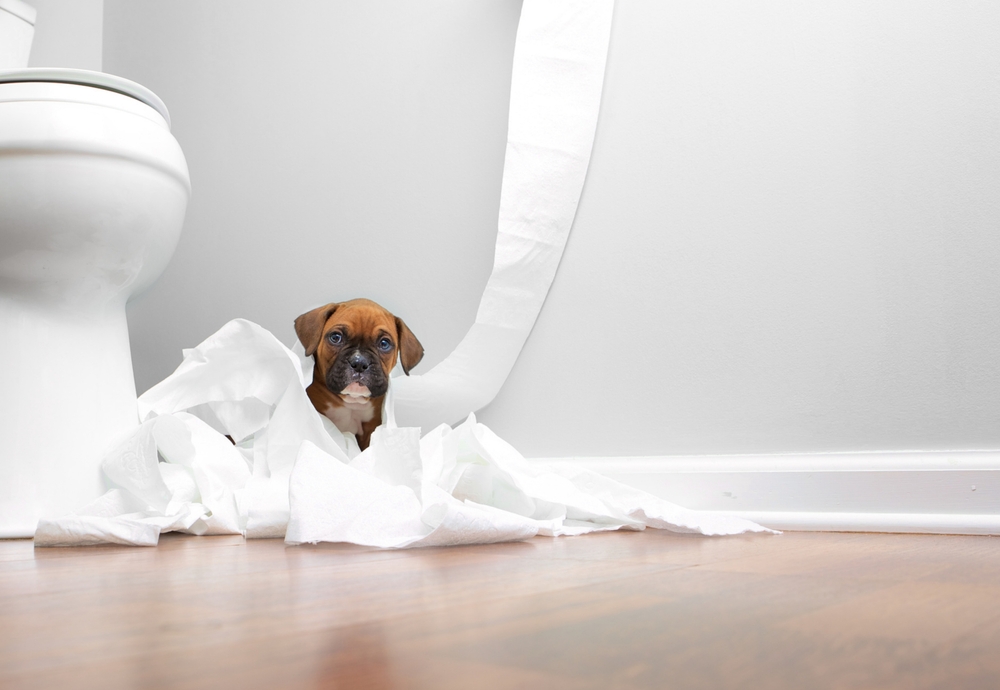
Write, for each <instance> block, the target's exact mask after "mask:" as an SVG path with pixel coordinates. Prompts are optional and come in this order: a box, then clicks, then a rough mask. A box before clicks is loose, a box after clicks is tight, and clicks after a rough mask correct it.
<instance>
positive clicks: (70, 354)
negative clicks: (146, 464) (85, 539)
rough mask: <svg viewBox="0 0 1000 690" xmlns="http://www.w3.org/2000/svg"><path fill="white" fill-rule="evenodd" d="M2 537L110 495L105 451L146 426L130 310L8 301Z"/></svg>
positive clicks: (2, 356)
mask: <svg viewBox="0 0 1000 690" xmlns="http://www.w3.org/2000/svg"><path fill="white" fill-rule="evenodd" d="M0 334H3V337H2V338H0V363H2V366H0V391H3V392H4V395H3V396H0V538H16V537H31V536H32V535H34V533H35V527H36V525H37V524H38V520H39V518H42V517H58V516H61V515H64V514H66V513H69V512H72V511H75V510H78V509H80V508H82V507H83V506H85V505H86V504H87V503H89V502H90V501H92V500H94V499H95V498H97V497H98V496H100V495H101V493H103V491H104V484H103V481H102V478H101V471H100V464H101V459H102V457H103V455H104V452H105V451H106V450H107V449H108V447H109V446H110V445H111V444H113V443H114V442H116V441H117V440H118V439H120V438H121V437H122V436H124V435H125V434H127V433H128V432H130V431H131V430H133V429H135V427H136V426H138V414H137V412H136V405H135V401H136V393H135V381H134V379H133V375H132V357H131V353H130V351H129V339H128V326H127V324H126V321H125V305H124V304H121V305H114V306H107V307H105V308H104V309H102V310H101V311H100V312H99V313H89V314H79V313H69V312H67V311H64V310H61V309H58V308H47V307H45V306H41V305H38V304H31V303H24V302H20V301H17V300H11V299H8V298H4V297H0Z"/></svg>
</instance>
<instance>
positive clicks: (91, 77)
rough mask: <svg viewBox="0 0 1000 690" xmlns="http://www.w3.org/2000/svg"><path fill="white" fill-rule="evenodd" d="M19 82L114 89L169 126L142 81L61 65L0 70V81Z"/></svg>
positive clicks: (157, 99) (159, 104) (161, 106)
mask: <svg viewBox="0 0 1000 690" xmlns="http://www.w3.org/2000/svg"><path fill="white" fill-rule="evenodd" d="M21 82H50V83H57V84H76V85H78V86H91V87H94V88H98V89H104V90H105V91H114V92H115V93H120V94H123V95H125V96H129V97H131V98H134V99H135V100H137V101H139V102H140V103H145V104H146V105H148V106H149V107H151V108H153V109H154V110H155V111H156V112H158V113H159V114H160V115H161V116H162V117H163V119H164V120H165V121H166V123H167V127H170V113H169V112H168V111H167V106H166V105H164V103H163V101H161V100H160V97H159V96H157V95H156V94H155V93H153V92H152V91H150V90H149V89H147V88H146V87H145V86H143V85H142V84H137V83H135V82H134V81H131V80H129V79H125V78H124V77H117V76H115V75H113V74H106V73H104V72H93V71H91V70H86V69H69V68H61V67H29V68H27V69H13V70H0V84H11V83H21Z"/></svg>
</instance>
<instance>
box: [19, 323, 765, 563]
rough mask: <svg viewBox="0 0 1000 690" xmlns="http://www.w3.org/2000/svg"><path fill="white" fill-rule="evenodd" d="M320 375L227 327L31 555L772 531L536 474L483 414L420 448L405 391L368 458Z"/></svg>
mask: <svg viewBox="0 0 1000 690" xmlns="http://www.w3.org/2000/svg"><path fill="white" fill-rule="evenodd" d="M311 367H312V361H311V360H309V359H306V358H304V357H303V356H302V355H301V354H300V353H295V352H293V351H292V350H290V349H289V348H287V347H285V346H284V345H283V344H282V343H281V342H279V341H278V339H277V338H275V337H274V336H273V335H272V334H271V333H269V332H268V331H266V330H265V329H263V328H261V327H260V326H258V325H256V324H254V323H251V322H249V321H245V320H242V319H237V320H235V321H231V322H229V323H228V324H226V325H225V326H223V327H222V328H221V329H220V330H219V331H218V332H217V333H215V334H214V335H212V336H210V337H209V338H208V339H207V340H205V342H203V343H202V344H201V345H199V346H198V347H196V348H194V349H191V350H186V351H185V352H184V361H183V362H182V363H181V365H180V367H178V368H177V370H176V371H175V372H174V373H173V374H172V375H171V376H169V377H168V378H166V379H165V380H164V381H162V382H161V383H159V384H157V385H156V386H154V387H153V388H151V389H150V390H149V391H147V392H146V393H145V394H143V395H142V396H141V397H140V398H139V410H140V418H141V419H142V424H141V425H140V426H139V428H138V429H136V430H135V432H134V433H132V434H130V435H129V436H128V437H127V438H124V439H122V440H120V441H119V442H118V443H117V444H116V445H114V447H113V448H112V449H111V450H110V451H109V452H108V453H107V455H106V457H105V459H104V461H103V464H102V469H103V472H104V475H105V477H106V479H107V481H108V483H109V484H110V486H111V489H110V490H109V491H108V492H107V493H106V494H105V495H104V496H102V497H101V498H99V499H98V500H97V501H95V502H93V503H91V504H90V505H88V506H86V507H85V508H83V509H82V510H80V511H78V512H77V513H75V514H73V515H67V516H63V517H59V518H56V519H44V520H41V521H40V522H39V524H38V529H37V531H36V533H35V545H36V546H70V545H82V544H98V543H114V544H133V545H139V546H142V545H155V544H156V543H157V539H158V538H159V535H160V534H161V533H162V532H169V531H180V532H186V533H189V534H197V535H203V534H240V533H244V534H246V536H247V537H250V538H254V537H282V536H283V537H284V538H285V540H286V541H287V542H288V543H290V544H301V543H306V542H310V543H312V542H321V541H323V542H348V543H353V544H361V545H366V546H376V547H385V548H404V547H415V546H440V545H451V544H482V543H492V542H501V541H515V540H520V539H526V538H529V537H532V536H535V535H549V536H559V535H577V534H585V533H587V532H594V531H601V530H614V529H628V530H641V529H644V528H646V527H655V528H660V529H667V530H671V531H674V532H688V533H696V534H706V535H712V534H736V533H740V532H747V531H768V530H765V529H764V528H763V527H760V526H758V525H755V524H754V523H751V522H748V521H746V520H742V519H740V518H734V517H729V516H723V515H717V514H712V513H706V512H701V511H694V510H688V509H685V508H681V507H680V506H676V505H674V504H671V503H669V502H667V501H664V500H662V499H659V498H657V497H655V496H653V495H651V494H648V493H646V492H644V491H640V490H638V489H635V488H632V487H629V486H626V485H624V484H621V483H619V482H616V481H613V480H611V479H608V478H607V477H603V476H601V475H599V474H596V473H594V472H589V471H586V470H584V469H580V468H572V467H565V466H562V465H560V466H558V467H557V466H552V467H541V466H538V465H536V464H534V463H531V462H529V461H527V460H525V459H524V458H523V457H522V456H521V455H520V454H519V453H518V452H517V451H516V450H515V449H514V448H513V447H511V446H510V445H509V444H507V443H505V442H504V441H503V440H502V439H500V438H499V437H497V436H496V434H494V433H493V432H491V431H490V430H489V429H488V428H487V427H485V426H484V425H482V424H479V423H478V422H477V421H476V419H475V416H474V415H470V416H469V418H468V419H467V420H466V421H465V422H463V423H462V424H460V425H458V426H457V427H455V428H451V427H449V426H447V425H441V426H439V427H437V428H436V429H434V430H433V431H431V432H429V433H427V434H426V435H424V436H423V438H421V436H420V429H419V428H417V427H399V426H397V424H396V422H395V415H394V406H393V386H394V385H395V383H394V384H393V386H390V389H389V393H388V394H387V395H386V402H385V409H384V410H383V420H384V421H383V425H382V426H380V427H379V428H378V429H376V431H375V433H374V434H373V435H372V439H371V445H370V446H369V447H368V448H367V449H365V450H364V451H361V450H360V449H359V448H358V445H357V442H356V441H355V439H354V436H353V435H352V434H344V433H342V432H340V431H339V430H338V429H337V428H336V427H335V426H334V425H333V424H332V423H331V422H330V421H329V420H327V419H326V418H325V417H323V416H322V415H320V414H319V413H318V412H317V411H316V409H315V408H314V407H313V405H312V403H311V402H310V401H309V399H308V397H307V396H306V393H305V387H306V382H307V381H308V380H309V379H310V376H311ZM227 436H229V437H230V438H231V439H232V440H230V438H226V437H227Z"/></svg>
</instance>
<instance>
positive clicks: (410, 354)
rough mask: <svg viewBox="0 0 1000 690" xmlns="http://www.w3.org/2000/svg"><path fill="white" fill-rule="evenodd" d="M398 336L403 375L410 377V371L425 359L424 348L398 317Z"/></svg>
mask: <svg viewBox="0 0 1000 690" xmlns="http://www.w3.org/2000/svg"><path fill="white" fill-rule="evenodd" d="M396 334H397V335H398V336H399V361H400V362H402V364H403V373H404V374H406V375H407V376H409V374H410V369H412V368H413V367H415V366H417V364H419V363H420V360H422V359H423V358H424V346H423V345H421V344H420V341H419V340H417V337H416V336H415V335H413V331H411V330H410V329H409V328H408V327H407V325H406V324H405V323H403V320H402V319H401V318H399V317H398V316H397V317H396Z"/></svg>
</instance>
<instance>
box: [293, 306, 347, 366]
mask: <svg viewBox="0 0 1000 690" xmlns="http://www.w3.org/2000/svg"><path fill="white" fill-rule="evenodd" d="M339 306H340V305H339V304H337V303H331V304H328V305H326V306H325V307H317V308H316V309H313V310H312V311H307V312H306V313H305V314H303V315H302V316H300V317H298V318H297V319H295V335H297V336H299V342H300V343H302V347H304V348H305V349H306V356H307V357H308V356H310V355H312V354H314V353H315V352H316V348H318V347H319V339H320V338H322V337H323V326H325V325H326V321H327V319H329V318H330V316H331V315H332V314H333V312H335V311H337V307H339Z"/></svg>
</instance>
